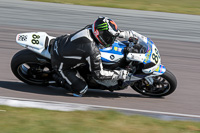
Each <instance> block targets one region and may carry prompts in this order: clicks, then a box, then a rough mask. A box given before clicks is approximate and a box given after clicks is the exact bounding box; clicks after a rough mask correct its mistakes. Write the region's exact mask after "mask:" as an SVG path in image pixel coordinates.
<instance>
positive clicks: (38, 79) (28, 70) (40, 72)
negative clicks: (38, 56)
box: [17, 62, 51, 84]
mask: <svg viewBox="0 0 200 133" xmlns="http://www.w3.org/2000/svg"><path fill="white" fill-rule="evenodd" d="M50 71H51V68H50V67H48V66H47V65H46V64H40V63H35V62H28V63H23V64H21V65H19V66H18V69H17V72H18V74H19V76H20V77H21V78H23V79H24V80H26V81H28V82H30V83H34V84H42V83H44V82H46V81H47V80H48V79H49V74H50Z"/></svg>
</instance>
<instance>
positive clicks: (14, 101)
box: [0, 96, 200, 118]
mask: <svg viewBox="0 0 200 133" xmlns="http://www.w3.org/2000/svg"><path fill="white" fill-rule="evenodd" d="M0 105H8V106H12V107H31V108H42V109H47V110H58V111H75V110H94V109H97V108H99V109H113V110H121V111H132V112H133V114H134V112H138V113H150V114H154V115H156V114H157V115H170V116H179V117H190V118H200V115H193V114H181V113H172V112H161V111H152V110H141V109H130V108H119V107H110V106H99V105H89V104H78V103H65V102H56V101H45V100H35V99H24V98H14V97H3V96H0Z"/></svg>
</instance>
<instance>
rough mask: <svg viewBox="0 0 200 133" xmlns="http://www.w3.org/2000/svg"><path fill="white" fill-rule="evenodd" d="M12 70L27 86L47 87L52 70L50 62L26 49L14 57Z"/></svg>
mask: <svg viewBox="0 0 200 133" xmlns="http://www.w3.org/2000/svg"><path fill="white" fill-rule="evenodd" d="M11 70H12V72H13V74H14V75H15V76H16V77H17V78H18V79H20V80H21V81H23V82H25V83H27V84H30V85H42V86H47V85H48V81H49V80H50V79H51V70H52V68H51V64H50V60H48V59H46V58H44V57H42V56H40V55H38V54H36V53H34V52H32V51H30V50H28V49H25V50H21V51H19V52H18V53H16V54H15V55H14V56H13V58H12V61H11Z"/></svg>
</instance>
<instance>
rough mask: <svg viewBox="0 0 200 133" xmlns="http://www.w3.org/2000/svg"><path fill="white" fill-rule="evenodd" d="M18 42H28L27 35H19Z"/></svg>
mask: <svg viewBox="0 0 200 133" xmlns="http://www.w3.org/2000/svg"><path fill="white" fill-rule="evenodd" d="M18 41H27V35H18Z"/></svg>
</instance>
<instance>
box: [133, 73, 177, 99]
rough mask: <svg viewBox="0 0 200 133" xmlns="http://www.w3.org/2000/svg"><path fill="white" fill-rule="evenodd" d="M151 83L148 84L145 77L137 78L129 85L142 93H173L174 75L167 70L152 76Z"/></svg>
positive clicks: (157, 94) (153, 95)
mask: <svg viewBox="0 0 200 133" xmlns="http://www.w3.org/2000/svg"><path fill="white" fill-rule="evenodd" d="M153 80H154V83H153V85H149V84H148V82H147V81H146V80H145V79H142V80H139V81H137V82H135V83H134V85H132V86H131V87H132V88H133V89H134V90H135V91H137V92H138V93H141V94H142V95H146V96H151V97H162V96H167V95H169V94H171V93H173V92H174V91H175V89H176V87H177V80H176V77H175V76H174V75H173V74H172V73H171V72H170V71H169V70H166V72H165V73H164V74H163V75H159V76H156V77H153Z"/></svg>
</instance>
